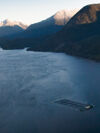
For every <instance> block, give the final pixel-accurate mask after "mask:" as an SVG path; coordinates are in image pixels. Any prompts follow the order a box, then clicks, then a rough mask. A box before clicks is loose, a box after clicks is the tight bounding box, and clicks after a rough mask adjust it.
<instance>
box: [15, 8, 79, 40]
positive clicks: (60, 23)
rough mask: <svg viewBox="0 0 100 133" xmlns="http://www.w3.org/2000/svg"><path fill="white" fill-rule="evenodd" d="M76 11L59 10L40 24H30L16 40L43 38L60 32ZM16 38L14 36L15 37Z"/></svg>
mask: <svg viewBox="0 0 100 133" xmlns="http://www.w3.org/2000/svg"><path fill="white" fill-rule="evenodd" d="M77 11H78V10H77V9H76V10H71V11H70V10H61V11H58V12H57V13H56V14H54V15H53V16H51V17H50V18H47V19H45V20H43V21H41V22H38V23H35V24H31V25H30V26H29V27H28V28H27V29H26V30H25V31H24V32H23V33H22V34H19V35H18V36H17V38H19V37H20V38H42V37H43V38H44V37H46V36H48V35H49V36H50V35H52V34H54V33H56V32H58V31H60V30H61V29H62V28H63V27H64V25H65V24H66V23H67V22H68V21H69V20H70V19H71V17H72V16H73V15H74V14H75V13H76V12H77ZM15 38H16V36H15Z"/></svg>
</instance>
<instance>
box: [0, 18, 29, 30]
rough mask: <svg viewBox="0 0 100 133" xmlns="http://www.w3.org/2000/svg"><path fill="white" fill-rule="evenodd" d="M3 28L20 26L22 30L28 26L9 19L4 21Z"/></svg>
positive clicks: (0, 25)
mask: <svg viewBox="0 0 100 133" xmlns="http://www.w3.org/2000/svg"><path fill="white" fill-rule="evenodd" d="M2 26H19V27H21V28H22V29H26V28H27V27H28V26H27V25H25V24H23V23H21V22H18V21H10V20H8V19H5V20H3V21H1V22H0V27H2Z"/></svg>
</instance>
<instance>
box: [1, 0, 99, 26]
mask: <svg viewBox="0 0 100 133" xmlns="http://www.w3.org/2000/svg"><path fill="white" fill-rule="evenodd" d="M92 3H100V0H0V21H1V20H3V19H10V20H18V21H22V22H24V23H26V24H31V23H34V22H37V21H40V20H43V19H45V18H47V17H49V16H51V15H53V14H55V13H56V12H57V11H59V10H62V9H74V8H81V7H83V6H85V5H87V4H92Z"/></svg>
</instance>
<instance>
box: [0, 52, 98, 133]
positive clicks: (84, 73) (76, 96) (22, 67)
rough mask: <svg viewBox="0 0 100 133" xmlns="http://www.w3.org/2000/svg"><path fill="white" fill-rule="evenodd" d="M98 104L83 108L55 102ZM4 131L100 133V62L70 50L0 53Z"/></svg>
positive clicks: (0, 104)
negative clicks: (72, 52)
mask: <svg viewBox="0 0 100 133" xmlns="http://www.w3.org/2000/svg"><path fill="white" fill-rule="evenodd" d="M60 98H67V99H71V100H74V101H78V102H82V103H90V104H94V105H95V108H94V109H92V110H90V111H87V112H79V111H77V110H75V109H73V108H70V107H67V106H62V105H57V104H55V103H53V101H55V100H56V99H60ZM0 133H100V63H96V62H93V61H89V60H85V59H80V58H75V57H71V56H67V55H65V54H56V53H41V52H37V53H36V52H26V51H24V50H19V51H17V50H14V51H1V52H0Z"/></svg>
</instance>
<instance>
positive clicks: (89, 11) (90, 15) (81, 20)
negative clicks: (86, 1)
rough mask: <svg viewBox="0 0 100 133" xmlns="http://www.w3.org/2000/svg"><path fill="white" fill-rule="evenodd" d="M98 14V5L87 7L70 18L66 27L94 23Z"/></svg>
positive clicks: (99, 10)
mask: <svg viewBox="0 0 100 133" xmlns="http://www.w3.org/2000/svg"><path fill="white" fill-rule="evenodd" d="M99 14H100V4H91V5H87V6H85V7H83V8H82V9H81V10H80V11H79V12H78V13H77V14H76V15H75V16H73V17H72V18H71V20H70V21H69V22H68V25H75V24H89V23H93V22H96V21H97V19H98V15H99Z"/></svg>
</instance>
